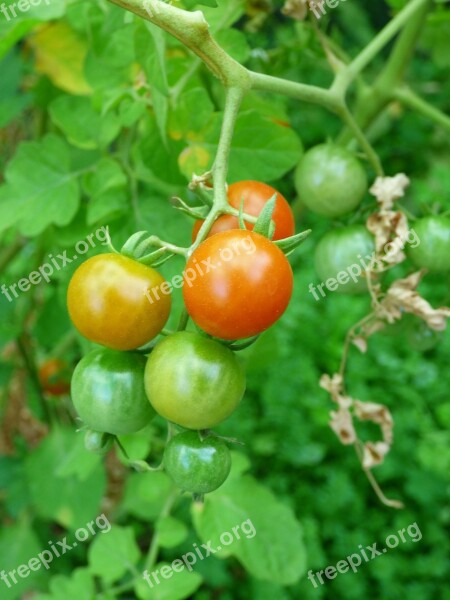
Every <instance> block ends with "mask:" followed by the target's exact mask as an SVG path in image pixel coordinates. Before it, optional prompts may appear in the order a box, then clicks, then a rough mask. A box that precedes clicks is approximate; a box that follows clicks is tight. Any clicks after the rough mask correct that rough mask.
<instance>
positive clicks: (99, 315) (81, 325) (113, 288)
mask: <svg viewBox="0 0 450 600" xmlns="http://www.w3.org/2000/svg"><path fill="white" fill-rule="evenodd" d="M164 283H165V279H164V278H163V277H162V275H160V274H159V273H158V272H157V271H155V270H154V269H152V268H151V267H147V266H145V265H142V264H140V263H138V262H137V261H135V260H132V259H131V258H127V257H125V256H122V255H121V254H99V255H98V256H94V257H92V258H90V259H88V260H87V261H86V262H84V263H83V264H82V265H81V266H80V267H79V268H78V269H77V270H76V271H75V273H74V274H73V276H72V279H71V281H70V283H69V288H68V291H67V307H68V310H69V315H70V318H71V319H72V322H73V324H74V325H75V327H76V328H77V329H78V331H79V332H80V333H81V334H82V335H83V336H84V337H86V338H87V339H89V340H91V341H93V342H96V343H97V344H101V345H103V346H106V347H107V348H112V349H113V350H133V349H135V348H138V347H139V346H142V345H144V344H146V343H147V342H149V341H150V340H151V339H153V338H154V337H155V336H156V335H158V333H159V332H160V331H161V329H162V328H163V327H164V325H165V323H166V321H167V319H168V317H169V313H170V306H171V298H170V295H167V294H163V293H162V292H161V286H162V285H163V284H164ZM154 290H158V292H159V293H158V294H157V295H155V294H154V293H153V292H152V291H154ZM146 293H149V295H150V300H149V298H148V297H147V296H146Z"/></svg>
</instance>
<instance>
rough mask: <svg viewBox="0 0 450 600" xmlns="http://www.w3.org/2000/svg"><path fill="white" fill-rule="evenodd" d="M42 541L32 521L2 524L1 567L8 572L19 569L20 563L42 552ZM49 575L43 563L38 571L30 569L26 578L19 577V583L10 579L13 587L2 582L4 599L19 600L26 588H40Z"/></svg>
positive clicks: (26, 561)
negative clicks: (35, 531) (32, 525)
mask: <svg viewBox="0 0 450 600" xmlns="http://www.w3.org/2000/svg"><path fill="white" fill-rule="evenodd" d="M42 549H43V548H42V542H41V541H40V540H39V539H38V537H37V536H36V534H35V533H34V531H33V529H32V527H31V523H29V522H28V521H26V520H21V521H19V522H18V523H16V524H15V525H10V526H7V525H2V529H1V532H0V556H1V557H2V564H1V569H4V570H5V571H6V572H9V571H12V570H13V569H17V568H18V567H19V566H20V565H24V564H26V563H28V561H29V560H30V558H33V557H35V556H37V555H38V554H39V552H42ZM47 577H48V572H47V571H46V570H45V569H44V567H43V566H42V565H41V568H40V569H39V570H38V571H30V574H29V576H28V577H27V578H26V579H22V578H21V577H17V584H14V582H13V581H12V580H9V581H10V585H11V587H9V588H8V587H7V585H6V583H5V582H3V581H2V582H1V589H2V593H1V595H2V600H17V598H20V597H23V593H24V591H25V590H27V589H30V588H32V587H33V588H36V587H38V588H40V587H42V583H43V582H44V581H45V579H46V578H47Z"/></svg>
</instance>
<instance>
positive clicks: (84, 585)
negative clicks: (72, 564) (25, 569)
mask: <svg viewBox="0 0 450 600" xmlns="http://www.w3.org/2000/svg"><path fill="white" fill-rule="evenodd" d="M94 597H95V584H94V579H93V578H92V576H91V574H90V573H89V570H88V569H76V570H75V571H73V573H72V574H71V575H70V576H66V575H55V576H54V577H52V579H51V580H50V594H39V595H38V596H36V597H35V600H68V599H69V598H76V599H77V600H92V598H94Z"/></svg>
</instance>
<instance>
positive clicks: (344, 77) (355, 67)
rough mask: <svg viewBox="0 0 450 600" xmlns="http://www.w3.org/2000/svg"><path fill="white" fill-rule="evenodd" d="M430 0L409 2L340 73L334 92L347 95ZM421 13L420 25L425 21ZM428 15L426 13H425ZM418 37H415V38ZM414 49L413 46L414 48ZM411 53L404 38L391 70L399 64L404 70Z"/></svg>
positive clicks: (391, 60)
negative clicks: (373, 61) (351, 85)
mask: <svg viewBox="0 0 450 600" xmlns="http://www.w3.org/2000/svg"><path fill="white" fill-rule="evenodd" d="M429 3H430V0H412V1H411V2H409V3H408V4H407V5H406V6H405V8H403V10H401V11H400V12H399V13H398V14H397V15H396V16H395V17H394V18H393V19H392V20H391V21H389V23H388V24H387V25H386V26H385V27H384V28H383V29H382V30H381V31H380V33H378V35H376V36H375V37H374V38H373V40H372V41H371V42H370V43H369V44H368V45H367V46H366V47H365V48H364V49H363V50H362V51H361V52H360V53H359V54H358V56H357V57H356V58H354V59H353V60H352V62H351V63H350V64H349V65H347V67H345V68H344V69H342V71H340V72H339V73H338V74H337V75H336V77H335V80H334V82H333V85H332V87H331V89H332V90H335V91H337V92H338V93H339V94H340V95H345V93H346V91H347V89H348V87H349V85H350V84H351V83H352V81H353V80H354V79H355V78H356V77H357V75H359V73H361V71H362V70H363V69H364V68H365V67H366V66H367V65H368V64H369V63H370V62H371V61H372V60H373V59H374V58H375V56H376V55H377V54H378V53H379V52H380V51H381V50H382V49H383V48H384V47H385V46H386V44H388V43H389V42H390V41H391V39H392V38H393V37H394V36H395V35H396V34H397V33H398V32H399V31H400V29H401V28H402V27H403V26H404V25H405V24H406V23H408V21H409V20H410V19H411V17H412V16H413V15H414V14H415V13H416V12H417V11H419V10H420V9H421V8H423V7H424V6H426V8H427V9H428V6H427V5H428V4H429ZM422 12H423V11H421V15H420V16H421V18H420V23H421V22H422V20H423V17H422ZM425 14H426V11H425ZM412 29H414V30H416V29H417V26H416V23H414V27H413V28H412ZM416 37H417V36H416V35H414V38H416ZM412 47H413V46H412ZM410 53H411V44H408V43H407V40H406V39H405V38H402V40H401V43H400V44H398V45H397V46H396V48H395V49H394V52H393V53H392V54H391V57H390V61H389V65H392V66H390V68H392V69H394V65H396V64H397V62H398V63H399V66H400V65H401V68H404V64H405V60H404V58H405V57H406V55H409V54H410ZM408 58H409V56H408Z"/></svg>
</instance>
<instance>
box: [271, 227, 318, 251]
mask: <svg viewBox="0 0 450 600" xmlns="http://www.w3.org/2000/svg"><path fill="white" fill-rule="evenodd" d="M311 231H312V230H311V229H306V230H305V231H301V232H300V233H296V234H295V235H293V236H291V237H288V238H284V239H283V240H276V241H274V244H275V245H276V246H278V248H279V249H280V250H282V251H283V252H284V254H286V256H288V255H289V254H292V252H294V250H295V249H296V248H298V246H300V244H302V243H303V242H304V241H305V240H306V238H307V237H308V236H309V234H310V233H311Z"/></svg>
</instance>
